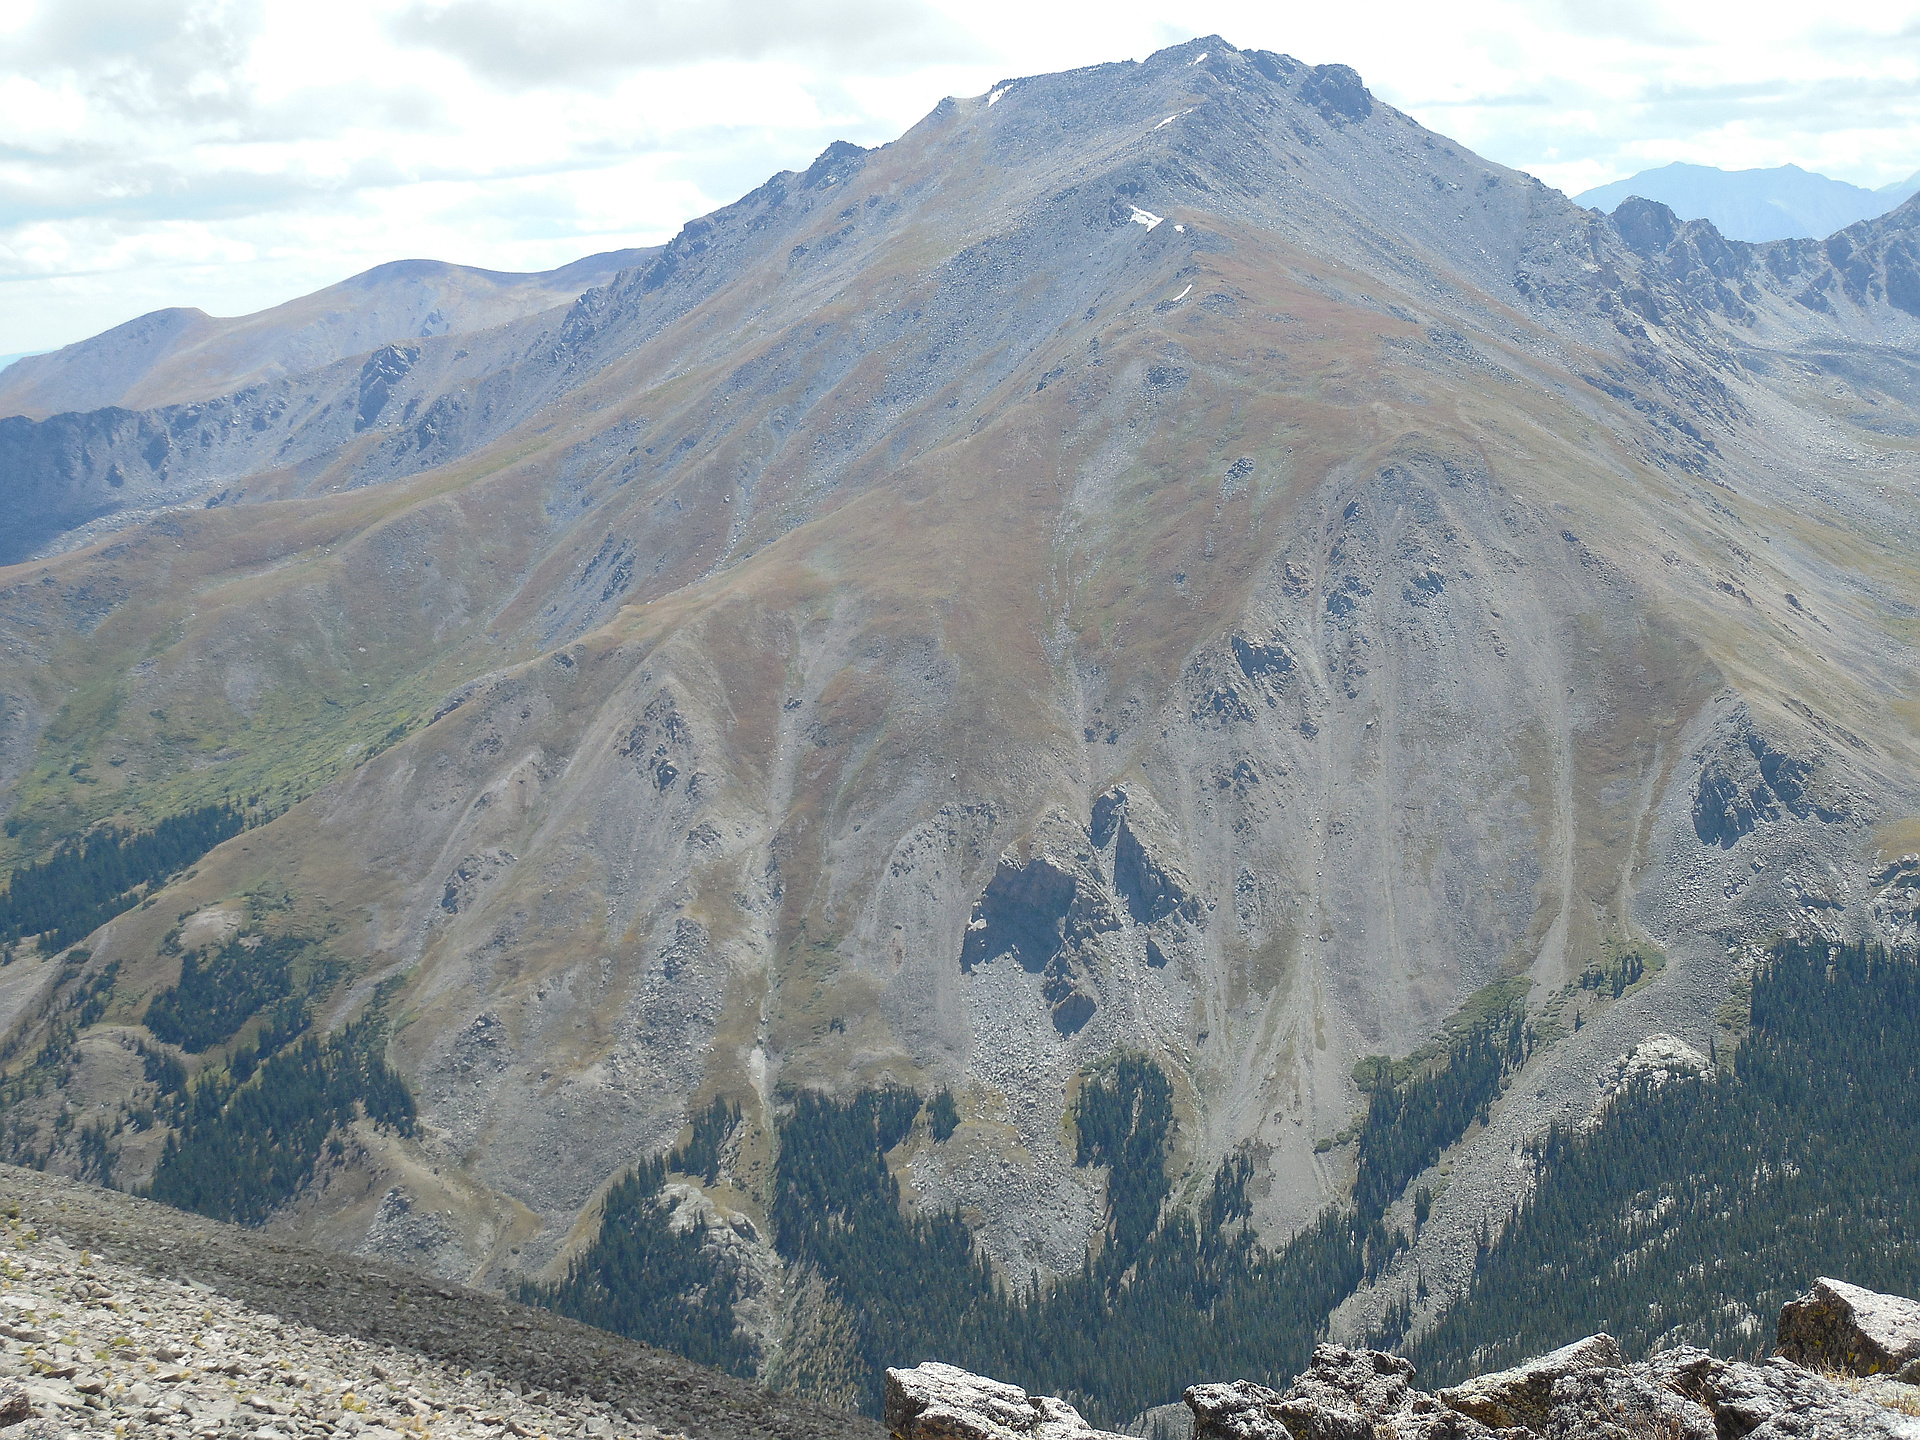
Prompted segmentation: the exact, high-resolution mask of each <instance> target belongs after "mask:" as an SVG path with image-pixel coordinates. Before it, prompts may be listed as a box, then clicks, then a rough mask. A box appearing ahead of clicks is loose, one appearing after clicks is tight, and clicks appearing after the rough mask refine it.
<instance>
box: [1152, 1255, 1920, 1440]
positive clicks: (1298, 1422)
mask: <svg viewBox="0 0 1920 1440" xmlns="http://www.w3.org/2000/svg"><path fill="white" fill-rule="evenodd" d="M1780 1337H1781V1339H1780V1343H1781V1348H1782V1351H1783V1352H1788V1351H1791V1353H1790V1354H1788V1353H1783V1354H1781V1355H1777V1356H1775V1357H1774V1358H1773V1359H1771V1360H1768V1361H1766V1362H1765V1363H1764V1364H1757V1365H1756V1364H1749V1363H1744V1362H1740V1361H1730V1360H1722V1359H1720V1358H1718V1357H1716V1356H1713V1355H1709V1354H1707V1353H1706V1352H1705V1351H1703V1350H1695V1349H1691V1348H1686V1347H1683V1348H1680V1349H1675V1350H1663V1351H1661V1352H1659V1353H1658V1354H1656V1355H1654V1356H1653V1357H1651V1358H1650V1359H1648V1360H1647V1361H1645V1362H1644V1363H1636V1364H1629V1363H1627V1360H1626V1358H1625V1357H1624V1356H1623V1355H1622V1354H1621V1351H1620V1346H1619V1343H1618V1342H1617V1341H1615V1340H1614V1339H1613V1337H1612V1336H1610V1335H1605V1334H1601V1335H1590V1336H1588V1337H1587V1338H1586V1339H1584V1340H1578V1341H1575V1342H1574V1343H1573V1344H1571V1345H1567V1346H1564V1347H1562V1348H1561V1349H1559V1350H1555V1351H1553V1352H1552V1353H1551V1354H1547V1355H1542V1356H1540V1357H1539V1358H1538V1359H1535V1360H1530V1361H1528V1362H1527V1363H1526V1364H1524V1365H1519V1366H1515V1367H1514V1368H1513V1369H1511V1370H1502V1371H1499V1372H1497V1373H1494V1374H1489V1375H1480V1376H1476V1377H1475V1378H1473V1379H1471V1380H1468V1381H1466V1382H1464V1383H1462V1384H1460V1385H1455V1386H1451V1387H1449V1388H1447V1389H1443V1390H1441V1391H1440V1392H1439V1393H1438V1394H1437V1395H1433V1394H1428V1393H1426V1392H1424V1391H1421V1390H1418V1389H1416V1388H1414V1384H1413V1377H1414V1367H1413V1365H1412V1363H1411V1362H1410V1361H1408V1360H1405V1359H1402V1358H1401V1357H1399V1356H1397V1355H1390V1354H1386V1353H1384V1352H1382V1351H1379V1350H1365V1351H1354V1350H1348V1349H1346V1348H1345V1347H1343V1346H1339V1345H1321V1346H1318V1347H1317V1348H1316V1349H1315V1350H1314V1352H1313V1363H1312V1365H1311V1366H1310V1367H1309V1368H1308V1369H1307V1370H1306V1372H1305V1373H1304V1374H1302V1375H1300V1376H1298V1377H1297V1378H1296V1379H1295V1380H1294V1382H1293V1384H1292V1385H1291V1386H1290V1387H1289V1388H1288V1389H1287V1390H1285V1391H1284V1392H1283V1391H1277V1390H1271V1389H1268V1388H1267V1387H1266V1386H1264V1385H1258V1384H1255V1383H1253V1382H1252V1381H1248V1380H1236V1381H1233V1382H1231V1383H1229V1384H1210V1385H1195V1386H1193V1387H1192V1388H1190V1389H1189V1390H1188V1391H1187V1394H1186V1400H1187V1405H1188V1406H1189V1408H1191V1410H1192V1411H1193V1420H1194V1424H1193V1440H1416V1437H1417V1440H1441V1437H1451V1440H1491V1437H1499V1440H1522V1437H1543V1440H1623V1437H1628V1436H1660V1437H1663V1440H1788V1437H1796V1440H1797V1437H1808V1440H1812V1437H1828V1436H1831V1437H1835V1440H1838V1437H1842V1436H1845V1437H1862V1440H1920V1386H1916V1385H1910V1384H1903V1383H1901V1382H1900V1381H1898V1380H1894V1379H1889V1378H1884V1377H1886V1376H1888V1375H1903V1376H1904V1375H1913V1374H1916V1373H1920V1363H1916V1361H1915V1359H1914V1358H1913V1357H1914V1356H1916V1355H1920V1305H1917V1304H1915V1302H1913V1301H1911V1300H1905V1299H1902V1298H1900V1297H1898V1296H1893V1295H1879V1294H1875V1293H1874V1292H1872V1291H1870V1290H1862V1289H1860V1288H1859V1287H1858V1286H1854V1285H1846V1284H1843V1283H1842V1282H1840V1281H1837V1280H1820V1281H1817V1282H1816V1283H1815V1285H1814V1288H1813V1291H1812V1293H1810V1294H1808V1295H1807V1296H1805V1297H1803V1298H1801V1299H1800V1300H1796V1301H1794V1302H1793V1303H1791V1304H1789V1305H1788V1306H1787V1307H1786V1308H1785V1309H1784V1310H1783V1311H1782V1312H1781V1316H1780ZM1808 1366H1818V1367H1820V1368H1821V1369H1826V1370H1841V1371H1848V1372H1851V1373H1852V1374H1853V1375H1856V1376H1860V1377H1868V1378H1864V1380H1863V1381H1856V1382H1848V1381H1845V1380H1840V1381H1836V1380H1835V1379H1831V1378H1828V1377H1827V1376H1825V1375H1822V1374H1819V1373H1816V1371H1815V1370H1814V1369H1810V1368H1806V1367H1808Z"/></svg>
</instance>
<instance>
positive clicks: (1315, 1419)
mask: <svg viewBox="0 0 1920 1440" xmlns="http://www.w3.org/2000/svg"><path fill="white" fill-rule="evenodd" d="M1412 1381H1413V1364H1412V1362H1411V1361H1408V1360H1405V1359H1402V1358H1401V1357H1400V1356H1398V1355H1389V1354H1387V1353H1385V1352H1384V1351H1380V1350H1358V1351H1356V1350H1349V1349H1347V1348H1346V1347H1345V1346H1343V1345H1319V1346H1316V1347H1314V1352H1313V1363H1312V1365H1311V1366H1309V1367H1308V1369H1307V1370H1306V1372H1305V1373H1304V1374H1302V1375H1300V1376H1299V1377H1297V1378H1296V1379H1295V1380H1294V1382H1293V1384H1292V1386H1291V1387H1290V1388H1289V1389H1288V1390H1287V1391H1286V1393H1285V1394H1282V1393H1280V1392H1278V1391H1275V1390H1269V1389H1268V1388H1267V1387H1266V1386H1264V1385H1256V1384H1254V1383H1253V1382H1252V1381H1250V1380H1236V1381H1233V1382H1232V1383H1231V1384H1225V1385H1220V1384H1215V1385H1195V1386H1192V1387H1190V1388H1189V1389H1188V1390H1187V1393H1186V1400H1187V1405H1188V1406H1189V1407H1190V1408H1191V1409H1192V1411H1193V1416H1194V1428H1193V1436H1194V1440H1489V1437H1494V1436H1502V1437H1504V1436H1509V1435H1510V1436H1513V1437H1518V1436H1520V1435H1522V1434H1524V1433H1527V1432H1524V1431H1520V1430H1511V1431H1501V1430H1489V1429H1488V1428H1487V1427H1486V1426H1485V1425H1483V1424H1481V1423H1480V1422H1479V1421H1478V1420H1476V1419H1475V1418H1473V1417H1472V1416H1471V1415H1466V1414H1462V1413H1461V1412H1459V1411H1457V1410H1454V1409H1452V1408H1450V1407H1448V1406H1446V1405H1443V1404H1442V1403H1441V1402H1440V1401H1439V1400H1437V1399H1436V1398H1435V1397H1433V1396H1432V1395H1429V1394H1426V1393H1425V1392H1424V1391H1420V1390H1416V1389H1414V1388H1413V1383H1412Z"/></svg>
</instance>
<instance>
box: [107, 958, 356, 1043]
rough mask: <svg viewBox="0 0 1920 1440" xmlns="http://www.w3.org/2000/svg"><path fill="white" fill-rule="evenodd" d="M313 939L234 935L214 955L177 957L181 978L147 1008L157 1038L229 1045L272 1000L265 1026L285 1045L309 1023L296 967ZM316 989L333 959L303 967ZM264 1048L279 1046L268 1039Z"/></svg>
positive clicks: (328, 976)
mask: <svg viewBox="0 0 1920 1440" xmlns="http://www.w3.org/2000/svg"><path fill="white" fill-rule="evenodd" d="M312 948H313V942H312V941H310V940H307V939H305V938H303V937H300V936H293V935H267V936H261V935H248V936H238V935H237V936H235V937H234V938H233V939H231V940H229V941H228V942H227V943H226V944H225V945H223V946H221V947H220V948H219V949H218V950H216V951H214V952H213V953H212V955H210V956H203V954H202V952H200V951H189V952H188V953H187V954H186V955H185V956H184V957H183V958H182V959H181V961H180V982H179V983H178V984H177V985H173V986H170V987H169V988H167V989H165V990H162V991H160V992H159V993H158V994H157V995H155V996H154V997H153V1000H152V1003H150V1004H149V1005H148V1006H147V1013H146V1018H145V1023H146V1027H147V1029H148V1030H149V1031H150V1032H152V1034H153V1037H154V1038H155V1039H156V1040H164V1041H166V1042H167V1043H168V1044H169V1045H178V1046H179V1047H180V1048H181V1049H182V1050H185V1051H188V1052H189V1053H192V1054H198V1053H199V1052H201V1051H204V1050H207V1049H210V1048H211V1047H213V1046H215V1045H224V1044H225V1043H226V1042H227V1041H229V1040H231V1039H233V1037H234V1036H235V1035H238V1034H239V1033H240V1030H241V1027H242V1026H244V1025H245V1024H246V1023H247V1021H249V1020H251V1019H252V1018H253V1017H254V1016H255V1015H257V1014H259V1013H260V1011H261V1010H263V1009H266V1008H267V1007H268V1006H272V1007H273V1011H272V1013H271V1015H270V1016H269V1019H268V1021H267V1026H266V1028H267V1030H268V1031H269V1032H271V1033H272V1034H273V1035H276V1036H279V1037H281V1038H280V1041H279V1043H280V1044H284V1043H285V1042H286V1041H287V1040H290V1039H292V1038H293V1036H294V1035H297V1034H298V1033H299V1032H300V1031H301V1030H303V1029H305V1028H306V1015H305V1009H304V1006H303V1003H302V998H301V996H300V995H298V994H296V993H295V988H296V983H297V981H296V974H295V970H296V965H300V962H303V961H306V960H307V959H308V951H309V950H311V949H312ZM300 968H302V969H305V970H307V971H308V980H309V982H310V983H311V982H318V983H315V984H313V988H314V989H316V990H319V989H325V988H326V987H327V986H328V985H329V984H331V982H332V980H333V979H334V977H335V974H336V973H337V969H338V967H337V966H335V965H328V964H322V965H320V966H318V967H317V973H316V968H315V967H314V966H312V965H311V964H305V965H300ZM258 1048H259V1050H260V1051H261V1053H263V1054H265V1053H268V1052H270V1051H272V1050H274V1049H277V1048H278V1046H277V1045H276V1044H274V1043H273V1042H272V1041H271V1040H267V1039H263V1040H262V1042H261V1043H260V1044H259V1046H258Z"/></svg>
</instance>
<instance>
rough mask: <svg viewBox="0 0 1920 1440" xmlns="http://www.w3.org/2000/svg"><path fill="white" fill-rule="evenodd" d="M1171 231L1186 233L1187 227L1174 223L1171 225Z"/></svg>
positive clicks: (1177, 233)
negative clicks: (1174, 224)
mask: <svg viewBox="0 0 1920 1440" xmlns="http://www.w3.org/2000/svg"><path fill="white" fill-rule="evenodd" d="M1173 233H1174V234H1176V235H1184V234H1186V233H1187V227H1186V226H1184V225H1176V226H1174V227H1173Z"/></svg>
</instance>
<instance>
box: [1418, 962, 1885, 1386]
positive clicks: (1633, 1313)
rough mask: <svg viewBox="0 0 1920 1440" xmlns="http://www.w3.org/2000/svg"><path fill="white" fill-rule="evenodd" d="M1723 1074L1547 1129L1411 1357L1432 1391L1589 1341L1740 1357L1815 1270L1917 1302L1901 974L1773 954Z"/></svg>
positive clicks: (1751, 1355) (1757, 1352)
mask: <svg viewBox="0 0 1920 1440" xmlns="http://www.w3.org/2000/svg"><path fill="white" fill-rule="evenodd" d="M1749 1018H1750V1023H1751V1028H1750V1030H1749V1031H1748V1033H1747V1036H1746V1038H1745V1039H1744V1040H1743V1041H1742V1042H1741V1043H1740V1045H1739V1047H1738V1049H1737V1050H1736V1051H1735V1053H1734V1056H1733V1063H1732V1066H1731V1068H1730V1069H1729V1070H1725V1071H1720V1072H1715V1071H1712V1070H1710V1071H1709V1072H1708V1073H1706V1074H1703V1075H1701V1076H1698V1077H1694V1078H1678V1079H1669V1080H1667V1081H1666V1082H1665V1083H1657V1082H1656V1081H1655V1080H1654V1079H1652V1078H1642V1079H1640V1080H1638V1081H1636V1082H1634V1083H1632V1084H1630V1085H1629V1087H1628V1088H1627V1089H1626V1090H1625V1091H1624V1092H1623V1093H1622V1094H1621V1095H1620V1096H1618V1097H1617V1098H1616V1099H1615V1100H1614V1102H1613V1104H1612V1105H1611V1106H1610V1107H1609V1108H1608V1110H1607V1112H1606V1115H1605V1116H1604V1118H1603V1119H1602V1120H1601V1122H1600V1123H1599V1124H1598V1125H1597V1126H1595V1127H1594V1128H1593V1129H1591V1130H1589V1131H1587V1132H1585V1133H1580V1132H1578V1131H1572V1132H1570V1131H1564V1130H1560V1129H1558V1128H1556V1129H1554V1130H1552V1131H1551V1132H1550V1133H1549V1134H1548V1135H1547V1136H1546V1137H1545V1139H1544V1140H1543V1141H1542V1142H1541V1143H1540V1144H1539V1146H1538V1147H1537V1149H1536V1152H1535V1155H1534V1162H1535V1164H1536V1166H1537V1168H1538V1181H1539V1183H1538V1185H1537V1187H1536V1188H1535V1190H1534V1192H1533V1194H1532V1196H1531V1197H1530V1198H1529V1199H1528V1200H1527V1202H1526V1203H1525V1204H1524V1205H1523V1206H1522V1207H1520V1208H1519V1209H1518V1210H1517V1211H1516V1212H1515V1213H1514V1214H1512V1215H1511V1216H1510V1217H1509V1218H1508V1221H1507V1224H1506V1226H1505V1228H1504V1229H1503V1230H1502V1232H1501V1234H1500V1236H1499V1238H1498V1239H1497V1240H1496V1241H1494V1242H1493V1243H1492V1244H1491V1245H1490V1247H1489V1248H1488V1249H1487V1250H1486V1251H1485V1253H1484V1254H1483V1257H1482V1262H1481V1264H1480V1266H1479V1269H1478V1273H1477V1274H1476V1276H1475V1278H1474V1282H1473V1285H1472V1288H1471V1290H1470V1291H1469V1293H1468V1294H1467V1296H1466V1298H1465V1299H1463V1300H1462V1301H1461V1302H1460V1303H1459V1304H1457V1305H1456V1306H1455V1307H1454V1308H1453V1309H1452V1310H1450V1311H1449V1312H1448V1313H1447V1314H1446V1315H1445V1316H1444V1317H1443V1318H1442V1319H1441V1321H1440V1323H1439V1324H1438V1325H1437V1326H1436V1327H1435V1328H1434V1330H1433V1331H1432V1332H1431V1333H1429V1334H1428V1335H1427V1336H1425V1337H1424V1338H1423V1339H1421V1340H1420V1341H1419V1342H1418V1343H1417V1344H1416V1345H1415V1346H1414V1348H1413V1352H1412V1353H1413V1358H1414V1359H1415V1361H1416V1362H1417V1363H1418V1364H1419V1365H1420V1368H1421V1372H1422V1373H1423V1374H1424V1375H1426V1376H1428V1377H1429V1379H1430V1380H1431V1381H1433V1382H1434V1383H1438V1384H1446V1383H1450V1382H1451V1381H1452V1380H1453V1379H1455V1378H1457V1377H1460V1376H1464V1375H1467V1374H1470V1373H1475V1372H1479V1371H1484V1370H1489V1369H1496V1368H1499V1367H1501V1366H1505V1365H1509V1364H1512V1363H1514V1362H1516V1361H1518V1360H1520V1359H1522V1358H1523V1357H1525V1356H1527V1355H1532V1354H1537V1353H1539V1352H1541V1351H1544V1350H1550V1349H1552V1348H1554V1347H1555V1346H1557V1345H1562V1344H1565V1343H1566V1342H1567V1341H1569V1340H1572V1339H1576V1338H1578V1337H1579V1336H1582V1335H1590V1334H1592V1333H1594V1332H1595V1331H1598V1330H1606V1331H1608V1332H1610V1333H1611V1334H1613V1335H1615V1336H1617V1337H1618V1338H1619V1340H1620V1342H1621V1344H1622V1345H1623V1346H1624V1347H1625V1349H1626V1350H1627V1353H1628V1354H1629V1355H1644V1354H1646V1353H1648V1352H1649V1351H1651V1350H1654V1349H1657V1348H1659V1347H1662V1346H1670V1345H1676V1344H1683V1343H1684V1344H1693V1345H1698V1346H1701V1347H1702V1348H1705V1349H1709V1350H1712V1351H1715V1352H1716V1353H1718V1354H1721V1355H1725V1356H1729V1357H1736V1358H1745V1359H1760V1358H1762V1357H1764V1356H1765V1355H1766V1354H1767V1353H1768V1351H1769V1350H1770V1349H1771V1347H1772V1343H1773V1317H1774V1316H1775V1315H1776V1314H1777V1313H1778V1310H1779V1307H1780V1305H1781V1304H1782V1303H1784V1302H1785V1301H1786V1300H1788V1299H1790V1298H1792V1297H1793V1296H1794V1295H1796V1294H1798V1293H1799V1292H1801V1291H1802V1290H1804V1289H1805V1287H1806V1285H1807V1283H1808V1282H1809V1281H1810V1280H1811V1279H1812V1278H1813V1277H1815V1276H1817V1275H1833V1276H1837V1277H1840V1278H1842V1279H1845V1280H1848V1281H1851V1282H1852V1283H1854V1284H1858V1285H1865V1286H1868V1287H1869V1288H1873V1289H1878V1290H1886V1291H1892V1292H1894V1293H1898V1294H1906V1295H1911V1294H1914V1293H1915V1292H1916V1291H1917V1290H1920V963H1916V959H1915V957H1914V955H1912V954H1911V953H1904V954H1903V953H1897V952H1888V951H1886V950H1883V949H1881V948H1880V947H1878V946H1864V945H1847V946H1836V947H1829V946H1828V945H1826V944H1825V943H1824V942H1823V943H1820V944H1805V943H1802V942H1799V941H1787V942H1783V943H1781V944H1779V945H1776V946H1775V947H1774V948H1773V950H1772V951H1771V952H1770V953H1769V955H1768V957H1767V958H1766V959H1765V960H1764V961H1763V962H1762V963H1761V964H1760V965H1759V966H1758V967H1757V968H1756V970H1755V973H1754V976H1753V982H1752V1000H1751V1009H1750V1017H1749Z"/></svg>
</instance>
